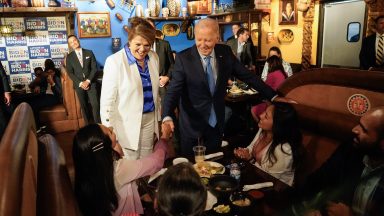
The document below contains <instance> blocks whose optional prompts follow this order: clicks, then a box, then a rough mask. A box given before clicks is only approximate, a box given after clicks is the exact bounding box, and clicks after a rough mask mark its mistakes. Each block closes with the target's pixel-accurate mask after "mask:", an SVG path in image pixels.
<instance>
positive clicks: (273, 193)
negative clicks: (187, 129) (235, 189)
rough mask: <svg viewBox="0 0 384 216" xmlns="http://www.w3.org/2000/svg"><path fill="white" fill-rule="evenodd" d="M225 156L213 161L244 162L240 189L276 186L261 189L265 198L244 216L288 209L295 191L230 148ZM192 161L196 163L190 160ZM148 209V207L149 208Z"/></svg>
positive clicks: (268, 213) (260, 215)
mask: <svg viewBox="0 0 384 216" xmlns="http://www.w3.org/2000/svg"><path fill="white" fill-rule="evenodd" d="M223 152H224V156H221V157H218V158H214V159H213V160H215V161H217V162H219V163H221V164H223V165H224V166H226V165H228V164H231V163H233V162H242V163H243V164H244V166H242V168H241V179H240V188H242V186H243V185H245V184H256V183H261V182H266V181H271V182H273V184H274V186H273V187H270V188H264V189H260V190H259V191H262V192H263V193H264V197H263V198H261V199H257V200H254V204H253V205H252V206H251V207H250V208H249V209H248V210H247V212H246V213H245V214H244V215H246V216H253V215H257V216H263V215H274V213H276V211H277V210H278V211H281V210H284V209H287V207H289V206H290V205H291V201H292V199H291V195H292V193H293V189H292V188H291V187H290V186H289V185H287V184H285V183H284V182H282V181H280V180H279V179H276V178H275V177H273V176H271V175H269V174H268V173H266V172H264V171H262V170H260V169H259V168H257V167H256V166H254V165H252V164H250V163H248V162H246V161H239V159H237V158H234V156H233V148H232V147H230V146H228V147H225V148H223ZM190 161H194V160H193V159H192V158H190ZM171 164H172V159H168V160H167V161H166V163H165V166H166V167H168V166H171ZM224 174H225V175H229V169H226V171H225V173H224ZM147 208H148V206H147ZM150 212H151V213H148V214H146V215H156V214H155V213H154V211H153V209H150ZM204 215H206V216H215V215H217V213H215V212H214V211H213V210H210V211H207V212H205V214H204Z"/></svg>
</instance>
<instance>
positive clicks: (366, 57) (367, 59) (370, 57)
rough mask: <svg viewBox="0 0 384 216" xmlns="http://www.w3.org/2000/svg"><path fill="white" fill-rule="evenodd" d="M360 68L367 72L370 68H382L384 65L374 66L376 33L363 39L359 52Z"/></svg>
mask: <svg viewBox="0 0 384 216" xmlns="http://www.w3.org/2000/svg"><path fill="white" fill-rule="evenodd" d="M359 58H360V68H361V69H363V70H368V69H369V68H370V67H378V68H382V67H384V64H381V65H376V33H375V34H372V35H370V36H368V37H366V38H364V39H363V42H362V44H361V50H360V55H359Z"/></svg>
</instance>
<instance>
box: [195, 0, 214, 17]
mask: <svg viewBox="0 0 384 216" xmlns="http://www.w3.org/2000/svg"><path fill="white" fill-rule="evenodd" d="M211 13H212V0H200V1H197V10H196V14H199V15H206V14H211Z"/></svg>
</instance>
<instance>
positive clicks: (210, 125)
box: [162, 18, 277, 156]
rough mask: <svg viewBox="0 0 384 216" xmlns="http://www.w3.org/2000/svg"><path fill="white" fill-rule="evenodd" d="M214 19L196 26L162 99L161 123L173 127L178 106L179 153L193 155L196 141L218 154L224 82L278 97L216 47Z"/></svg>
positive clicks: (221, 47)
mask: <svg viewBox="0 0 384 216" xmlns="http://www.w3.org/2000/svg"><path fill="white" fill-rule="evenodd" d="M218 41H219V25H218V23H217V21H216V20H214V19H210V18H206V19H202V20H201V21H200V22H199V23H198V24H197V25H196V27H195V43H196V44H195V45H194V46H192V47H191V48H188V49H186V50H183V51H181V52H180V53H179V54H178V55H177V56H176V62H175V65H174V68H173V70H172V82H171V83H170V85H169V88H168V91H167V94H166V96H165V98H164V100H163V106H162V107H163V113H162V117H163V124H169V125H170V126H171V128H173V119H171V118H170V116H172V112H173V110H174V109H175V107H176V106H177V104H178V103H179V109H180V113H179V127H180V144H181V146H180V153H181V154H182V155H184V156H191V155H192V154H193V151H192V147H193V146H195V145H197V144H198V140H200V141H202V143H203V144H204V145H205V146H206V147H207V152H208V153H212V152H216V151H219V147H220V144H221V139H222V135H223V131H224V109H225V108H224V107H225V103H224V102H225V101H224V97H225V94H226V86H227V80H228V79H229V78H230V77H231V76H235V77H237V78H239V79H240V80H242V81H244V82H246V83H248V84H249V85H251V86H252V87H253V88H255V89H256V90H257V91H258V92H260V94H261V95H262V96H263V97H264V98H266V99H268V100H271V99H272V98H274V97H276V96H277V94H276V92H275V91H274V90H272V89H271V88H270V87H268V86H267V85H265V83H264V82H263V81H261V79H260V78H258V77H257V76H254V75H252V74H251V73H250V72H249V71H248V70H247V69H246V68H245V67H244V66H243V64H242V63H241V62H240V61H239V60H238V59H237V58H236V56H235V55H234V54H233V52H232V50H231V48H230V47H229V46H226V45H222V44H218Z"/></svg>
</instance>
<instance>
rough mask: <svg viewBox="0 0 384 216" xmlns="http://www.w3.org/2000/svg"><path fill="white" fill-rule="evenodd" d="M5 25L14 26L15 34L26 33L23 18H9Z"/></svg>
mask: <svg viewBox="0 0 384 216" xmlns="http://www.w3.org/2000/svg"><path fill="white" fill-rule="evenodd" d="M4 23H5V24H6V25H12V29H13V32H20V33H21V32H25V26H24V18H22V17H7V19H5V20H4Z"/></svg>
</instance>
